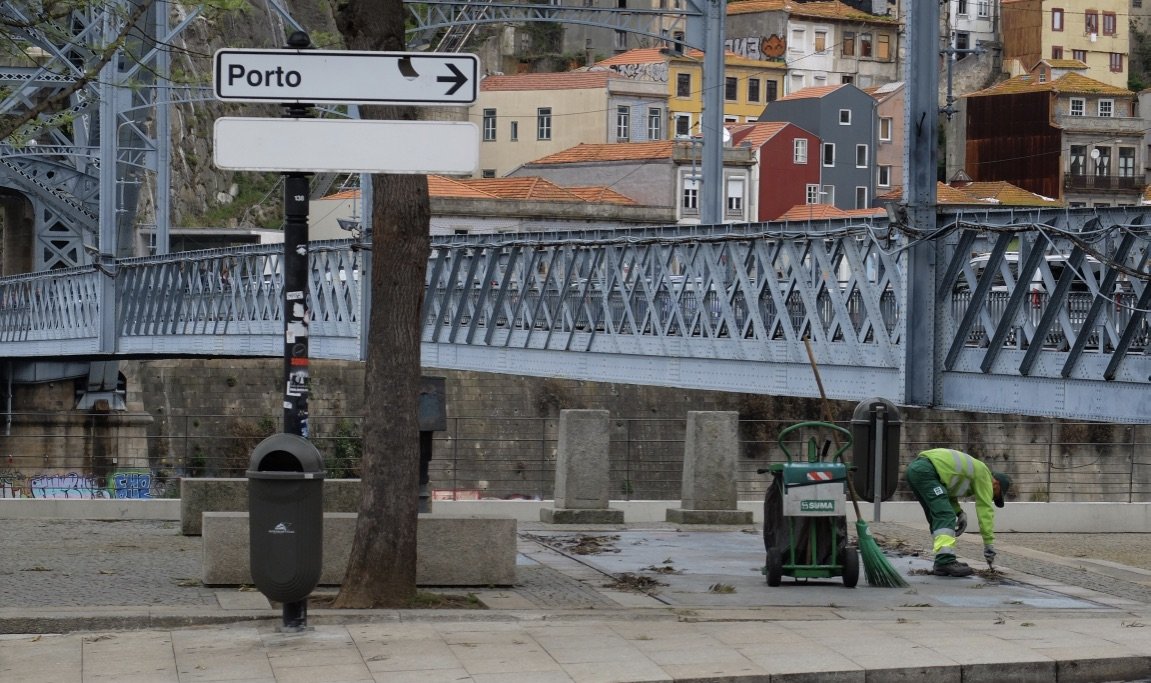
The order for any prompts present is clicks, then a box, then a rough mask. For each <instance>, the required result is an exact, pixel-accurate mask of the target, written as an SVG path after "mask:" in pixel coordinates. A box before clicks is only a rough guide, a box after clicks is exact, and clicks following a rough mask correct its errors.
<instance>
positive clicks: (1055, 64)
mask: <svg viewBox="0 0 1151 683" xmlns="http://www.w3.org/2000/svg"><path fill="white" fill-rule="evenodd" d="M1039 61H1041V62H1045V63H1046V64H1047V66H1049V67H1051V68H1052V69H1086V68H1087V64H1085V63H1084V62H1083V61H1081V60H1078V59H1041V60H1039Z"/></svg>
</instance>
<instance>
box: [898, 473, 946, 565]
mask: <svg viewBox="0 0 1151 683" xmlns="http://www.w3.org/2000/svg"><path fill="white" fill-rule="evenodd" d="M905 475H906V478H907V485H908V487H909V488H910V489H911V492H912V493H914V494H915V499H916V500H918V501H919V505H920V506H921V507H922V508H923V514H924V515H926V516H927V524H928V526H929V527H930V528H931V535H932V537H933V541H934V542H933V546H934V547H933V550H934V551H935V564H936V565H940V566H942V565H946V564H951V563H952V562H955V524H956V521H957V520H956V518H955V508H954V507H953V506H952V503H951V496H950V495H948V493H947V487H946V486H944V485H943V482H942V481H940V480H939V473H938V472H936V471H935V466H934V465H932V464H931V461H930V460H928V459H927V458H916V459H915V460H912V461H911V464H910V465H908V466H907V471H906V473H905Z"/></svg>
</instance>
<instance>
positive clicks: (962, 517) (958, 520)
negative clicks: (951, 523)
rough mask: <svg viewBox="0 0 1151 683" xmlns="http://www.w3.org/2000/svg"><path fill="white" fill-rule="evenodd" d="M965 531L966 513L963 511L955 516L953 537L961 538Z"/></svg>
mask: <svg viewBox="0 0 1151 683" xmlns="http://www.w3.org/2000/svg"><path fill="white" fill-rule="evenodd" d="M964 531H967V513H966V512H964V511H963V510H960V511H959V514H957V515H955V535H956V536H962V535H963V532H964Z"/></svg>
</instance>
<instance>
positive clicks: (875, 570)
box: [803, 337, 907, 588]
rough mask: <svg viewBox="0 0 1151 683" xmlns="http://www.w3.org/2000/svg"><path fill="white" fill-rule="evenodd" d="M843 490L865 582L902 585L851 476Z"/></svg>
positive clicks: (827, 411)
mask: <svg viewBox="0 0 1151 683" xmlns="http://www.w3.org/2000/svg"><path fill="white" fill-rule="evenodd" d="M803 345H804V346H805V347H807V359H808V360H809V361H811V371H812V372H813V373H815V385H816V386H817V387H819V398H820V399H821V401H822V403H823V419H824V420H825V421H826V422H827V423H828V424H835V419H834V416H833V415H832V413H831V404H830V403H829V402H828V401H827V394H826V393H825V392H824V391H823V379H822V378H821V377H820V376H819V366H818V365H816V364H815V354H814V353H812V351H811V340H810V339H808V338H807V337H804V338H803ZM831 436H832V438H833V439H835V447H836V449H837V450H838V448H839V436H838V434H837V433H836V432H835V430H831ZM847 490H848V491H850V492H851V505H852V506H853V507H854V508H855V531H856V533H857V534H858V535H859V555H860V557H862V558H863V572H864V575H865V576H866V577H867V585H869V586H878V587H880V588H905V587H906V586H907V582H906V581H904V580H903V576H901V575H900V574H899V572H898V571H896V569H895V567H893V566H891V563H890V562H888V561H887V556H886V555H884V554H883V550H881V549H880V547H879V544H878V543H876V542H875V537H873V536H872V535H871V529H869V528H868V527H867V522H865V521H864V520H863V515H861V514H859V496H857V495H856V493H855V484H854V483H852V481H851V477H848V478H847ZM876 493H878V492H876Z"/></svg>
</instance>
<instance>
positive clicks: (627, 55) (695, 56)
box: [595, 47, 787, 70]
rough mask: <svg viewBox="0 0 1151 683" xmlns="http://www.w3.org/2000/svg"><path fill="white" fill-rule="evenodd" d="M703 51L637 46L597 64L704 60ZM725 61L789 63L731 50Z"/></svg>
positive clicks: (760, 65) (760, 64) (768, 64)
mask: <svg viewBox="0 0 1151 683" xmlns="http://www.w3.org/2000/svg"><path fill="white" fill-rule="evenodd" d="M703 56H704V55H703V51H701V50H696V49H691V50H688V51H687V52H686V53H684V54H682V55H677V54H674V53H671V52H667V51H666V50H665V48H659V47H637V48H634V49H631V50H628V51H627V52H621V53H619V54H618V55H612V56H611V57H608V58H607V59H601V60H600V61H598V62H596V63H595V65H596V66H615V65H618V64H659V63H662V62H666V61H670V60H673V59H691V60H695V61H701V60H703ZM724 61H725V63H726V64H727V65H728V66H754V67H755V68H757V69H779V70H786V69H787V65H786V64H783V63H781V62H765V61H763V60H761V59H749V58H747V57H743V56H741V55H738V54H736V53H734V52H731V51H730V50H728V51H725V52H724Z"/></svg>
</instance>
